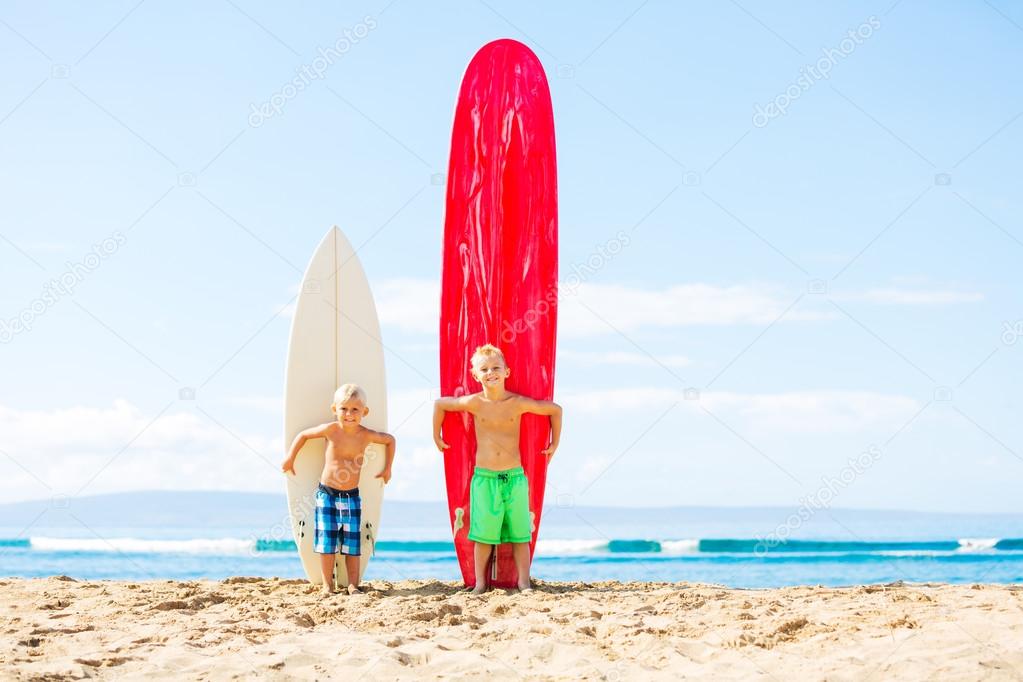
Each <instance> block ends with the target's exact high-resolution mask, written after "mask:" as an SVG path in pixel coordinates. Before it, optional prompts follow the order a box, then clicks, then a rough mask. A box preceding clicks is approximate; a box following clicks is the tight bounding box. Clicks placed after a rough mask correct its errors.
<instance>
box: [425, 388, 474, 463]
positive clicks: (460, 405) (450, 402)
mask: <svg viewBox="0 0 1023 682" xmlns="http://www.w3.org/2000/svg"><path fill="white" fill-rule="evenodd" d="M473 399H474V396H471V395H463V396H460V397H458V398H438V399H437V401H436V402H435V403H434V404H433V442H434V444H435V445H436V446H437V449H438V450H440V451H441V452H443V451H444V450H447V449H448V448H449V447H451V446H450V445H448V444H447V443H445V442H444V439H443V438H441V434H440V427H441V425H442V424H443V423H444V413H445V412H475V409H474V407H475V403H474V400H473Z"/></svg>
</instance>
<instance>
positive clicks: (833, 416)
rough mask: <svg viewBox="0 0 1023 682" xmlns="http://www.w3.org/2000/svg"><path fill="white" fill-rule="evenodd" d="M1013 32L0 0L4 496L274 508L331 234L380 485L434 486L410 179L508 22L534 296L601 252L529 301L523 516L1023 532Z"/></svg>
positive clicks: (1000, 25)
mask: <svg viewBox="0 0 1023 682" xmlns="http://www.w3.org/2000/svg"><path fill="white" fill-rule="evenodd" d="M1021 26H1023V13H1021V12H1020V10H1019V9H1018V8H1014V7H1013V6H1012V5H1011V4H1010V3H1007V2H999V1H998V0H993V1H992V2H991V3H984V2H976V3H953V2H939V3H924V2H919V1H914V0H901V1H898V2H893V1H892V0H885V1H884V2H878V3H852V2H846V3H829V4H827V5H821V4H819V3H805V2H803V3H786V4H784V5H781V4H775V3H766V2H753V1H752V0H748V1H747V0H744V1H743V2H741V3H740V2H727V3H674V2H665V1H659V0H650V1H649V2H627V3H625V2H623V3H610V2H602V3H585V4H583V3H558V4H557V6H555V7H551V6H550V3H536V2H525V3H523V2H517V3H505V2H496V1H489V0H488V2H436V3H429V4H428V5H427V4H426V3H413V2H409V1H407V0H396V1H395V2H388V1H387V0H383V1H381V2H374V3H354V2H353V3H345V5H344V7H339V6H336V5H335V4H329V3H307V4H303V5H302V6H300V7H290V6H289V7H283V6H279V5H276V4H273V3H265V2H248V1H243V0H232V1H226V0H225V1H220V2H211V3H195V4H193V5H190V6H181V5H171V4H167V3H161V2H156V1H155V0H150V1H149V2H141V3H139V2H137V1H132V2H123V3H121V2H110V3H105V4H104V5H103V6H102V7H98V8H95V9H90V10H88V11H86V10H84V9H82V8H64V9H63V10H62V11H61V12H60V13H55V12H53V11H52V10H50V9H47V8H45V7H43V6H41V5H38V4H37V3H28V2H16V3H8V4H5V5H4V7H3V9H2V10H0V36H2V39H0V73H2V77H3V82H4V84H5V87H4V88H3V91H2V92H0V201H2V206H3V214H2V222H0V235H2V239H0V263H2V268H0V324H4V325H6V326H4V327H3V328H2V329H0V337H2V339H0V340H3V342H4V343H3V344H2V345H0V368H2V373H3V377H4V381H3V382H2V383H0V426H2V428H0V453H2V456H0V499H3V500H5V501H13V500H19V499H28V498H39V497H48V496H51V495H68V496H73V495H76V494H82V495H85V494H94V493H101V492H110V491H115V490H134V489H150V488H168V489H182V488H195V489H221V490H260V491H271V492H274V491H282V490H283V486H282V485H281V483H282V481H281V480H280V474H279V473H277V471H276V467H277V465H278V462H279V460H280V459H281V456H282V448H283V444H282V443H281V435H280V424H281V405H280V396H281V390H282V389H281V386H282V382H283V361H284V352H285V346H286V343H287V334H288V328H289V323H290V318H289V308H288V303H289V301H290V300H291V299H292V298H293V296H294V294H295V291H296V286H297V283H298V281H299V279H300V277H301V270H302V269H303V268H304V266H305V263H306V260H307V259H308V257H309V256H310V255H311V253H312V250H313V248H314V247H315V246H316V244H317V243H318V242H319V239H320V238H321V237H322V235H323V234H324V232H325V231H326V230H327V228H328V227H330V226H331V225H332V224H337V225H339V226H340V227H341V228H342V229H343V230H344V231H345V233H346V234H347V235H348V237H349V238H350V239H351V241H352V242H353V243H354V244H355V245H357V246H359V256H360V258H361V259H362V262H363V265H364V267H365V269H366V271H367V273H368V276H369V278H370V281H371V285H372V286H373V288H374V291H375V293H376V296H377V303H378V308H379V312H380V316H381V319H382V321H383V333H384V339H385V342H386V344H387V347H388V353H387V362H388V384H389V391H390V401H389V402H390V404H389V413H390V422H391V424H392V426H393V427H394V428H395V432H396V435H397V436H398V438H399V447H398V460H397V463H396V465H395V479H394V481H393V482H392V485H391V489H390V492H389V495H391V496H392V497H393V498H395V499H413V500H415V499H420V500H422V499H441V498H442V497H443V477H442V474H441V465H440V457H439V455H437V454H436V453H434V452H433V450H432V444H431V441H430V433H429V429H430V426H429V405H428V402H429V400H430V399H431V398H432V397H434V396H435V395H436V394H435V387H436V385H437V335H436V308H437V297H438V296H439V293H438V290H437V286H438V284H437V282H438V279H439V268H440V237H441V231H442V221H443V187H442V185H441V184H437V180H438V178H437V175H436V174H440V173H444V172H445V170H446V165H447V151H448V143H449V137H450V125H451V115H452V110H453V105H454V98H455V94H456V92H457V89H458V85H459V80H460V77H461V74H462V71H463V69H464V67H465V65H466V63H467V62H468V61H469V59H470V58H471V57H472V55H473V53H474V52H475V51H476V50H477V49H478V48H479V47H480V46H481V45H482V44H484V43H485V42H487V41H489V40H492V39H494V38H498V37H512V38H517V39H519V40H522V41H523V42H525V43H526V44H528V45H530V46H531V47H532V48H533V49H534V51H535V52H536V53H537V54H538V56H539V57H540V59H541V61H542V62H543V64H544V66H545V68H546V70H547V73H548V76H549V78H550V83H551V91H552V97H553V100H554V108H555V122H556V128H557V139H558V163H559V190H560V224H561V249H562V250H561V256H560V257H561V267H562V271H563V273H564V274H565V275H568V274H569V273H570V272H571V268H572V266H573V264H581V263H585V262H587V260H588V259H590V258H591V256H592V255H593V254H595V253H598V252H599V249H600V247H601V246H606V245H608V244H609V243H610V242H611V241H612V240H616V239H622V238H621V237H620V235H622V234H624V235H626V237H627V239H628V244H627V245H626V246H624V247H623V248H622V249H621V250H620V252H618V253H617V254H616V255H614V257H613V258H602V259H599V260H602V261H603V262H601V263H600V267H598V268H595V269H594V272H592V273H590V274H589V275H588V276H587V277H586V281H584V282H582V283H581V284H580V285H579V286H578V287H573V288H572V290H571V291H570V292H567V293H566V295H565V297H564V298H563V300H562V309H561V324H560V330H559V333H560V340H559V348H558V352H559V364H558V370H557V371H558V373H557V396H556V398H557V399H558V400H559V401H560V402H562V403H563V404H564V405H565V407H566V417H565V434H564V437H563V444H562V448H561V450H560V451H559V453H558V456H557V458H556V459H555V461H554V464H553V466H552V469H551V473H550V479H549V489H548V495H549V496H550V497H549V499H550V500H559V501H560V503H562V504H586V505H783V506H794V505H797V504H799V503H800V501H801V500H803V499H805V498H806V496H814V495H818V494H819V493H820V491H821V490H822V489H823V488H824V487H828V484H827V483H826V481H828V480H831V481H832V484H831V488H832V495H831V496H832V497H833V498H834V499H833V501H832V502H831V504H833V505H834V506H843V507H873V508H908V509H923V510H945V511H1017V512H1018V511H1023V507H1020V497H1019V495H1018V485H1017V483H1018V481H1019V480H1020V478H1019V477H1020V475H1021V473H1023V427H1021V425H1020V422H1019V420H1018V418H1017V415H1018V412H1019V408H1020V400H1019V383H1020V379H1021V371H1020V370H1021V363H1020V356H1019V353H1020V349H1019V346H1020V345H1023V344H1020V343H1016V337H1017V336H1023V309H1021V307H1020V303H1019V301H1020V300H1021V294H1023V286H1021V281H1020V277H1019V263H1020V259H1021V256H1023V225H1021V224H1020V218H1019V216H1020V215H1021V212H1020V198H1019V186H1020V173H1019V167H1018V159H1019V157H1020V151H1021V149H1023V120H1021V112H1023V92H1021V90H1020V88H1019V87H1018V73H1017V72H1018V65H1019V64H1020V63H1021V57H1023V42H1021V38H1023V27H1021ZM850 31H852V32H853V33H854V34H856V35H857V36H858V38H857V39H856V40H853V39H852V38H848V33H849V32H850ZM857 31H859V33H858V34H857V33H856V32H857ZM864 36H865V37H864ZM339 41H340V42H339ZM843 41H845V42H843ZM332 46H333V47H338V48H339V49H338V52H337V54H336V56H334V57H332V59H331V61H332V63H328V64H326V66H325V68H322V69H321V73H322V78H317V79H312V80H310V81H309V83H308V87H304V88H303V89H302V90H301V91H294V92H292V91H290V90H289V89H287V88H286V87H285V86H286V85H287V84H288V83H289V82H291V81H292V80H293V79H295V78H296V73H300V72H302V70H303V67H307V70H306V71H305V72H306V73H308V69H313V68H318V66H319V67H324V63H323V62H322V61H320V62H317V58H318V55H319V54H321V53H320V52H319V51H318V50H320V48H323V49H324V50H325V49H328V48H330V47H332ZM829 50H830V52H829ZM825 55H830V57H826V56H825ZM822 59H828V60H829V64H828V67H827V68H829V73H828V75H827V78H824V77H820V74H819V72H816V71H808V70H807V68H806V67H808V66H813V65H817V64H818V62H819V60H822ZM317 65H318V66H317ZM813 73H817V74H818V75H813ZM808 74H809V75H808ZM801 79H802V80H801ZM787 92H788V94H786V93H787ZM270 101H275V102H277V103H278V104H279V105H280V106H279V107H278V111H277V112H276V113H275V114H274V115H273V116H270V117H268V118H265V120H258V118H259V117H255V118H254V117H253V116H252V115H251V114H252V111H253V106H254V105H255V106H256V107H257V109H258V107H259V105H261V104H262V103H265V102H270ZM772 102H773V103H780V104H783V105H785V106H784V108H785V112H784V114H780V113H778V112H775V111H774V110H773V109H772V110H771V111H772V112H774V114H777V115H774V114H772V115H771V116H768V117H762V118H760V119H756V120H755V118H754V114H755V113H756V112H757V111H766V110H767V109H766V107H768V105H769V104H770V103H772ZM253 122H255V123H258V125H253ZM1014 190H1015V191H1014ZM104 240H106V241H104ZM623 241H624V240H623ZM90 254H92V255H90ZM90 264H91V265H90ZM62 277H64V278H65V280H66V281H67V282H68V283H69V288H68V289H66V290H65V291H64V292H58V294H56V295H55V294H53V292H52V291H51V292H50V293H49V294H44V289H45V288H46V286H47V282H49V281H50V280H54V279H57V280H59V279H61V278H62ZM33 306H34V309H33ZM26 311H27V312H26ZM19 317H23V318H25V319H27V320H28V321H29V325H30V326H31V329H16V328H15V327H14V326H12V324H11V321H12V320H14V319H17V318H19ZM26 326H27V325H26ZM1007 330H1008V331H1007ZM1017 331H1018V333H1017ZM183 388H186V389H187V388H191V389H194V390H195V399H194V400H188V399H181V397H180V396H182V395H186V394H182V393H181V389H183ZM687 389H689V392H688V393H687V392H686V391H687ZM324 399H325V400H327V399H329V396H324ZM871 448H875V450H874V451H875V452H877V453H879V454H878V455H877V456H876V457H871V458H870V463H869V466H866V467H859V468H860V470H858V471H854V472H853V474H851V475H849V476H848V481H847V482H843V483H842V484H841V485H840V486H838V487H837V488H836V486H835V484H834V483H833V481H834V480H835V479H836V478H839V477H840V476H842V474H843V472H846V471H848V470H850V465H849V464H848V460H849V458H856V457H858V456H859V455H861V454H862V453H865V452H868V451H870V449H871Z"/></svg>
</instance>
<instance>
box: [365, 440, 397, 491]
mask: <svg viewBox="0 0 1023 682" xmlns="http://www.w3.org/2000/svg"><path fill="white" fill-rule="evenodd" d="M369 442H370V443H377V444H378V445H383V446H384V453H385V458H384V468H383V470H382V471H381V472H380V473H379V474H377V476H376V477H377V478H382V479H384V483H387V482H388V481H390V480H391V463H392V462H394V449H395V440H394V436H392V435H391V434H389V433H380V432H379V431H374V432H373V433H372V434H370V437H369Z"/></svg>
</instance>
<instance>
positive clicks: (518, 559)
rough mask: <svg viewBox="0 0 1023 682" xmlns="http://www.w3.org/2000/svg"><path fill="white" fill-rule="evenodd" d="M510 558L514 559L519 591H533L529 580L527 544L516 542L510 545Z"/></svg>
mask: <svg viewBox="0 0 1023 682" xmlns="http://www.w3.org/2000/svg"><path fill="white" fill-rule="evenodd" d="M512 557H513V558H514V559H515V571H516V572H517V573H518V574H519V589H520V590H522V591H526V590H531V589H533V584H532V583H531V582H530V580H529V543H528V542H516V543H514V544H513V545H512Z"/></svg>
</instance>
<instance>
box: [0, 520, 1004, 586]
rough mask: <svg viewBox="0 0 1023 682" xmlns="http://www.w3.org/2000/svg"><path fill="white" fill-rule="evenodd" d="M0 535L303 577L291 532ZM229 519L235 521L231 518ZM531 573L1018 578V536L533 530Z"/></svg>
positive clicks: (380, 554) (435, 556) (730, 581)
mask: <svg viewBox="0 0 1023 682" xmlns="http://www.w3.org/2000/svg"><path fill="white" fill-rule="evenodd" d="M39 530H41V531H43V532H33V533H32V534H31V535H29V536H27V537H15V536H12V535H7V536H3V535H0V574H2V575H8V576H23V577H36V576H47V575H55V574H67V575H71V576H73V577H76V578H80V579H117V580H146V579H193V578H211V579H220V578H225V577H228V576H231V575H259V576H270V575H275V576H281V577H295V578H297V577H302V569H301V566H300V564H299V562H298V559H297V556H296V554H295V551H294V545H293V543H292V542H291V541H290V540H287V539H268V538H260V537H258V536H254V535H251V534H248V535H246V534H244V533H238V532H236V533H233V534H216V533H210V532H209V531H197V530H196V529H187V528H179V529H167V528H162V529H145V528H131V529H123V528H122V529H110V528H105V529H99V528H97V529H94V530H90V531H89V532H84V531H83V529H70V528H63V529H61V528H50V529H39ZM236 530H237V529H236ZM533 574H534V576H536V577H538V578H541V579H547V580H581V581H598V580H644V581H669V582H676V581H689V582H709V583H718V584H723V585H728V586H733V587H776V586H783V585H799V584H823V585H851V584H861V583H883V582H893V581H896V580H905V581H912V582H953V583H973V582H998V583H1019V582H1023V538H987V539H975V540H965V539H957V538H946V539H935V538H931V539H922V540H905V539H902V540H892V539H878V540H870V541H867V540H852V541H851V540H840V539H827V538H815V539H798V540H792V541H787V542H765V541H763V540H759V539H757V538H704V539H681V538H676V539H669V538H664V539H657V540H652V539H649V538H617V539H611V540H607V539H599V538H566V539H556V538H554V539H543V538H542V539H541V541H540V542H539V544H538V546H537V552H536V556H535V558H534V562H533ZM458 577H459V575H458V567H457V563H456V561H455V554H454V549H453V546H452V545H451V543H450V542H449V541H446V540H444V539H439V538H438V539H426V540H421V539H417V540H412V539H408V540H400V539H392V540H381V541H380V542H379V543H378V544H377V548H376V554H375V555H374V559H373V561H372V562H371V563H370V565H369V569H368V572H367V575H366V578H367V579H370V580H372V579H386V580H402V579H407V578H439V579H442V580H456V579H458Z"/></svg>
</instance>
